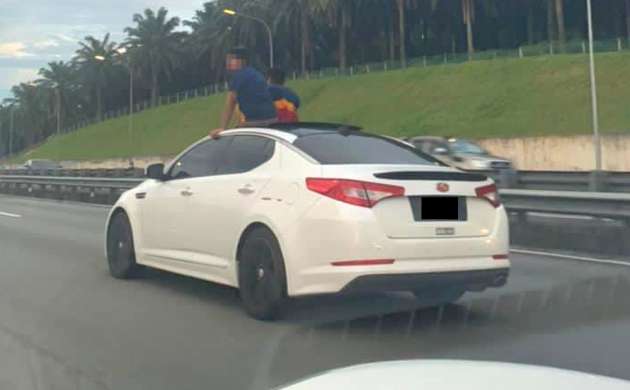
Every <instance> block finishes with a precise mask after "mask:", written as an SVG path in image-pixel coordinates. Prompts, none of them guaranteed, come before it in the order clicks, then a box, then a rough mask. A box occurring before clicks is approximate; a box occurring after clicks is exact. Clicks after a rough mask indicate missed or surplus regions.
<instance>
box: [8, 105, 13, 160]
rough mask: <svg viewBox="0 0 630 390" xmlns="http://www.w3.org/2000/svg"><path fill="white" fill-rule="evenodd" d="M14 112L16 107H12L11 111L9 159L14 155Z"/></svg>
mask: <svg viewBox="0 0 630 390" xmlns="http://www.w3.org/2000/svg"><path fill="white" fill-rule="evenodd" d="M13 110H14V106H13V105H11V109H10V110H9V157H11V156H12V155H13Z"/></svg>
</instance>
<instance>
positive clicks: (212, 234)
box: [188, 135, 279, 277]
mask: <svg viewBox="0 0 630 390" xmlns="http://www.w3.org/2000/svg"><path fill="white" fill-rule="evenodd" d="M222 138H225V139H230V140H231V142H230V143H229V145H228V146H227V148H226V151H225V154H224V156H223V158H222V159H221V161H220V162H219V163H218V166H217V171H216V173H215V174H214V175H213V176H212V177H211V178H210V179H209V180H203V181H198V182H195V183H194V184H192V185H191V190H192V192H194V195H193V196H192V197H191V198H190V200H191V203H190V207H191V211H190V213H191V218H190V220H189V223H190V224H191V225H190V226H189V232H188V239H189V240H191V245H192V246H193V250H194V251H195V252H196V253H198V254H199V257H200V258H202V259H206V261H208V262H210V263H214V264H223V263H224V264H225V269H226V277H228V275H230V276H231V277H233V276H234V275H235V270H234V269H233V268H232V267H233V262H232V260H233V257H234V248H235V247H236V244H237V242H238V239H239V235H240V233H241V230H242V229H243V227H244V226H243V225H244V224H245V222H244V221H245V220H246V219H247V216H248V215H249V214H250V213H251V210H252V208H253V207H255V205H256V204H257V202H260V201H261V200H260V194H261V193H262V191H263V190H264V188H265V185H266V183H267V182H268V181H269V179H270V178H271V176H272V174H273V172H274V171H275V169H276V167H277V166H278V164H279V163H278V161H277V159H273V158H272V157H273V156H274V151H275V141H274V140H273V139H271V138H267V137H264V136H258V135H234V136H225V137H222ZM193 211H194V212H193Z"/></svg>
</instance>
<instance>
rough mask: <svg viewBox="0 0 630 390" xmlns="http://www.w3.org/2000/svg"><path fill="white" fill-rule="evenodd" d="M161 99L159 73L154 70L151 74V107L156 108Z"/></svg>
mask: <svg viewBox="0 0 630 390" xmlns="http://www.w3.org/2000/svg"><path fill="white" fill-rule="evenodd" d="M159 97H160V86H159V83H158V72H156V71H155V70H153V72H151V105H152V106H153V107H155V106H156V105H157V100H158V98H159Z"/></svg>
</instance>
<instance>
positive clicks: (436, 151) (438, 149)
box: [432, 147, 448, 156]
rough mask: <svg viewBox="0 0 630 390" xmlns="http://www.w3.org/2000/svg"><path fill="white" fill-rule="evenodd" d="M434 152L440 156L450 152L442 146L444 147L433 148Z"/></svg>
mask: <svg viewBox="0 0 630 390" xmlns="http://www.w3.org/2000/svg"><path fill="white" fill-rule="evenodd" d="M432 153H433V154H438V155H440V156H444V155H447V154H448V149H446V148H442V147H437V148H434V149H433V150H432Z"/></svg>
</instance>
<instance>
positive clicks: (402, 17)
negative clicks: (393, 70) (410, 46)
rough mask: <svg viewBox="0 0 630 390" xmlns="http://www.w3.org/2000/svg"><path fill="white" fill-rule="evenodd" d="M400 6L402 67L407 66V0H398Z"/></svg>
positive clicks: (399, 29) (399, 32)
mask: <svg viewBox="0 0 630 390" xmlns="http://www.w3.org/2000/svg"><path fill="white" fill-rule="evenodd" d="M396 5H397V6H398V36H399V37H400V64H401V65H402V67H403V68H404V67H406V66H407V51H406V45H405V35H406V33H405V32H406V27H405V0H397V1H396Z"/></svg>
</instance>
